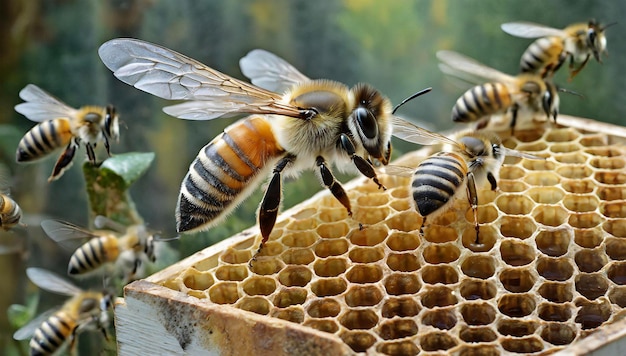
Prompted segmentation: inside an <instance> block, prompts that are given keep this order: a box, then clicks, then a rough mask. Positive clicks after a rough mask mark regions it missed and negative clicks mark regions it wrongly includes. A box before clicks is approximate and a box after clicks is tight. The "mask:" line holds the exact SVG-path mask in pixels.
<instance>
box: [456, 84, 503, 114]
mask: <svg viewBox="0 0 626 356" xmlns="http://www.w3.org/2000/svg"><path fill="white" fill-rule="evenodd" d="M512 104H513V99H512V98H511V94H510V93H509V90H508V88H507V87H506V85H504V84H503V83H485V84H482V85H477V86H475V87H473V88H471V89H469V90H468V91H466V92H465V93H464V94H463V95H462V96H461V97H460V98H459V99H458V100H457V101H456V104H454V107H453V108H452V120H454V121H455V122H470V121H476V120H479V119H481V118H482V117H485V116H488V115H492V114H495V113H498V112H501V111H505V110H506V109H508V108H509V107H511V105H512Z"/></svg>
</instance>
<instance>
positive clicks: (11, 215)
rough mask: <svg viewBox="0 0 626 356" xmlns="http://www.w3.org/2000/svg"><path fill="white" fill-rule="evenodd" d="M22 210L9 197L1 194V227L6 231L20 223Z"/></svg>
mask: <svg viewBox="0 0 626 356" xmlns="http://www.w3.org/2000/svg"><path fill="white" fill-rule="evenodd" d="M21 218H22V210H21V209H20V207H19V205H17V203H16V202H15V201H14V200H13V199H11V198H10V197H9V196H8V195H4V194H0V227H2V228H3V229H5V230H8V229H10V228H12V227H13V226H15V225H17V224H19V223H20V219H21Z"/></svg>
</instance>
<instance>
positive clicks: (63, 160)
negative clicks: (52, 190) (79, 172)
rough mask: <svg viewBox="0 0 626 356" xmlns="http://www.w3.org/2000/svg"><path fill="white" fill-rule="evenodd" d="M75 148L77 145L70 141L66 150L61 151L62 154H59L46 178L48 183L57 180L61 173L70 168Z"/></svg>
mask: <svg viewBox="0 0 626 356" xmlns="http://www.w3.org/2000/svg"><path fill="white" fill-rule="evenodd" d="M76 148H78V144H77V143H76V142H74V141H70V143H69V145H67V148H66V149H65V151H63V153H61V156H59V159H58V160H57V163H56V164H55V165H54V168H53V169H52V174H51V175H50V177H49V178H48V182H51V181H53V180H57V179H59V178H60V177H61V176H62V175H63V173H64V172H65V171H66V170H67V169H68V168H70V166H71V165H72V160H73V159H74V154H76Z"/></svg>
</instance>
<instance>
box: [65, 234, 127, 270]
mask: <svg viewBox="0 0 626 356" xmlns="http://www.w3.org/2000/svg"><path fill="white" fill-rule="evenodd" d="M119 254H120V248H119V241H118V238H117V237H115V236H114V235H104V236H99V237H94V238H92V239H91V240H89V241H87V242H86V243H85V244H83V245H82V246H80V247H79V248H78V249H76V251H74V254H73V255H72V257H71V258H70V263H69V265H68V268H67V273H68V274H70V275H78V274H84V273H89V272H91V271H94V270H96V269H98V268H99V267H101V266H102V265H103V264H105V263H108V262H114V261H115V260H116V259H117V257H118V256H119Z"/></svg>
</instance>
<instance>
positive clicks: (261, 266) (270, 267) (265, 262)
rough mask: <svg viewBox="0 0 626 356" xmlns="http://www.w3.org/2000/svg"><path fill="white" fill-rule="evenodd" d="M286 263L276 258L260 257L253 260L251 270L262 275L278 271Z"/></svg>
mask: <svg viewBox="0 0 626 356" xmlns="http://www.w3.org/2000/svg"><path fill="white" fill-rule="evenodd" d="M284 266H285V264H284V263H283V262H282V261H280V260H278V259H276V258H259V257H258V256H257V259H256V260H254V261H252V262H251V267H250V271H252V273H255V274H259V275H262V276H265V275H270V274H274V273H277V272H278V271H280V270H281V269H283V267H284Z"/></svg>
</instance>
